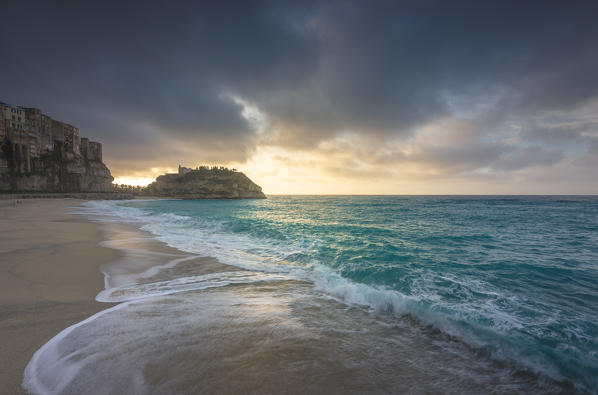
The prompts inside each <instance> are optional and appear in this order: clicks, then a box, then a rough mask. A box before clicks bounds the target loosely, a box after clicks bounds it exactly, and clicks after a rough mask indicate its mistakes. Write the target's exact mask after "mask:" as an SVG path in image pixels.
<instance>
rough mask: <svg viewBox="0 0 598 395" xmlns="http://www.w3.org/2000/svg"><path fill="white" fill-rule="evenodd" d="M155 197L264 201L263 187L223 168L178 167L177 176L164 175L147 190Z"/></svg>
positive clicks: (243, 175) (236, 172)
mask: <svg viewBox="0 0 598 395" xmlns="http://www.w3.org/2000/svg"><path fill="white" fill-rule="evenodd" d="M147 193H148V194H151V195H154V196H162V197H174V198H181V199H265V198H266V196H265V195H264V193H263V192H262V188H261V187H259V186H258V185H256V184H255V183H254V182H253V181H251V180H250V179H249V178H248V177H247V176H246V175H245V174H243V173H241V172H238V171H236V170H234V169H233V170H229V169H226V168H224V167H213V168H208V167H204V166H202V167H199V168H197V169H195V170H192V169H188V168H185V167H179V172H178V173H173V174H164V175H162V176H159V177H158V178H156V181H155V182H153V183H151V184H150V185H149V186H148V187H147Z"/></svg>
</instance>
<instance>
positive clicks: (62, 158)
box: [0, 144, 114, 192]
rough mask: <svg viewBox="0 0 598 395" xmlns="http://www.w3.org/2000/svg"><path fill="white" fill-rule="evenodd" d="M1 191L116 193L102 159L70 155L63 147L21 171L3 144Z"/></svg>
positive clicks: (0, 176)
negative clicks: (3, 165) (26, 169)
mask: <svg viewBox="0 0 598 395" xmlns="http://www.w3.org/2000/svg"><path fill="white" fill-rule="evenodd" d="M2 148H3V149H2V157H3V158H4V160H5V163H7V165H6V167H3V168H0V192H113V191H114V187H113V185H112V180H114V178H113V177H112V175H111V174H110V170H109V169H108V167H106V165H105V164H104V163H103V162H102V160H101V156H100V157H95V156H88V155H86V154H85V153H84V155H81V156H73V155H68V154H67V153H66V152H65V150H64V149H63V147H62V146H61V145H60V144H57V146H56V147H55V149H54V151H53V152H49V153H47V154H44V155H41V156H40V157H38V158H34V159H32V160H31V169H30V170H29V171H26V172H23V171H19V170H18V169H19V167H20V166H19V158H18V157H16V155H14V152H13V151H12V147H11V145H10V144H3V146H2Z"/></svg>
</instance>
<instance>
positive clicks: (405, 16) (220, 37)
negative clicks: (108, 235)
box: [0, 1, 598, 169]
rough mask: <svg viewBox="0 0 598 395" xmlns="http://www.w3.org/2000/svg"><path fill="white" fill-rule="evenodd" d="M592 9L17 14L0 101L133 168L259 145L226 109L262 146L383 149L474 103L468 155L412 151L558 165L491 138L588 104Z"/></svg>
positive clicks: (479, 162) (5, 36)
mask: <svg viewBox="0 0 598 395" xmlns="http://www.w3.org/2000/svg"><path fill="white" fill-rule="evenodd" d="M596 11H598V7H597V6H596V3H595V2H568V3H567V4H565V3H562V2H560V3H551V2H546V1H529V2H510V1H496V2H479V1H471V2H470V1H460V2H454V1H452V2H448V1H437V2H432V1H404V2H387V1H377V2H347V1H339V2H335V1H330V2H319V3H312V2H305V3H302V2H278V1H272V2H218V3H216V2H214V3H212V4H207V3H204V4H201V2H189V3H187V4H186V3H184V2H169V3H166V2H160V3H153V2H127V3H120V2H114V3H111V2H98V3H96V4H91V5H90V4H86V2H59V3H54V2H39V3H36V2H26V1H22V2H13V3H11V4H9V5H7V6H5V12H6V15H11V17H4V18H3V20H2V23H1V24H0V45H1V47H2V48H3V53H2V61H1V62H0V71H1V72H2V75H10V76H11V77H10V78H8V79H5V80H3V82H2V86H1V87H0V96H1V99H3V100H8V101H12V102H16V103H17V104H24V105H32V106H37V107H41V108H42V109H44V110H46V111H47V112H49V113H50V114H52V115H54V116H55V117H56V118H59V119H64V120H71V121H72V122H73V123H75V124H77V125H79V126H80V127H81V129H82V133H83V134H90V135H92V137H95V138H97V139H100V140H102V141H104V142H105V143H106V144H107V145H108V146H111V145H112V146H116V144H118V143H120V142H129V141H130V142H138V143H139V144H138V145H137V146H136V147H132V148H131V149H130V150H129V153H130V156H133V157H137V156H139V157H143V156H144V155H146V152H147V151H146V149H145V148H144V147H147V145H148V144H152V143H153V144H158V143H159V144H169V142H170V143H171V144H172V145H173V146H177V145H186V146H187V148H197V150H199V151H200V152H210V153H212V154H217V155H220V158H221V159H222V160H223V161H227V160H244V159H246V158H247V156H248V155H249V154H250V153H251V150H252V149H253V148H254V147H255V144H257V143H258V140H257V139H256V130H255V128H254V127H253V126H252V125H251V124H250V123H248V122H247V120H246V119H245V118H243V116H242V114H241V111H242V105H241V104H239V102H238V101H235V98H240V99H242V100H243V101H245V102H247V103H250V104H251V105H253V106H255V107H257V108H258V109H259V110H260V111H261V112H263V113H264V114H265V115H266V116H267V119H268V129H267V133H266V135H267V137H268V138H267V139H266V142H267V143H268V144H274V145H281V146H283V147H286V148H288V149H309V148H313V147H316V146H317V145H318V144H319V143H321V142H322V141H326V140H330V139H332V138H334V137H335V136H338V135H340V134H342V133H346V132H351V133H355V134H357V135H360V136H367V137H371V139H372V140H375V141H379V144H380V145H381V146H384V143H385V141H388V140H392V139H406V138H409V137H410V136H412V135H413V134H414V133H416V131H417V130H418V128H421V127H423V126H425V125H427V124H430V123H434V122H436V121H438V120H440V119H443V118H447V117H459V112H463V111H465V112H466V111H467V110H468V109H469V110H471V109H472V108H477V107H478V106H480V105H481V106H480V108H481V109H480V110H477V112H476V113H475V114H473V115H471V116H472V117H474V118H476V119H477V120H478V122H477V124H478V125H481V126H479V131H478V132H479V133H478V134H477V135H479V137H476V140H475V141H474V142H473V143H472V144H468V145H467V146H466V148H463V147H461V150H458V149H457V148H456V147H453V146H447V147H442V146H433V147H428V151H425V152H424V151H422V152H419V153H417V155H419V157H421V158H422V160H423V158H428V160H430V161H434V162H437V163H443V162H446V163H449V164H450V166H454V168H456V169H460V168H468V169H469V168H470V167H471V166H478V167H483V166H492V165H493V164H494V166H497V167H500V168H501V169H510V168H518V166H531V165H534V164H543V165H547V164H551V163H554V162H555V161H558V159H559V158H560V157H561V156H560V154H559V153H558V152H556V151H551V150H549V149H542V148H541V147H539V146H538V148H537V149H534V150H527V151H526V149H527V148H526V147H517V146H514V145H513V144H506V143H501V142H496V140H497V139H500V138H501V133H503V131H504V130H505V125H506V124H507V123H512V122H523V123H525V122H527V120H528V119H529V118H533V117H537V116H539V115H541V114H543V113H546V112H550V111H553V110H555V109H558V110H561V111H568V110H572V111H573V110H575V109H578V108H579V107H581V106H584V105H587V104H588V103H591V102H592V101H593V100H596V99H597V96H598V78H597V77H596V76H595V75H594V74H595V70H598V51H596V48H597V47H598V45H597V44H598V24H596V23H595V21H594V20H593V17H594V15H596ZM489 97H495V99H493V100H490V99H488V98H489ZM454 103H459V104H458V106H457V107H459V108H455V106H454ZM542 128H543V129H542V130H544V131H547V130H549V129H550V131H549V132H546V133H544V132H542V130H540V129H538V130H535V129H533V130H532V129H530V128H528V129H527V131H526V133H527V135H528V137H529V138H530V139H532V141H533V143H534V144H536V145H538V144H540V145H542V143H543V142H545V140H544V139H545V138H546V139H551V140H558V138H559V136H561V132H560V131H559V130H558V127H557V126H555V127H552V128H551V125H548V126H547V125H543V126H542ZM562 133H563V134H568V136H567V138H569V139H570V140H576V139H578V138H580V136H581V133H582V132H581V131H579V130H577V129H576V130H575V131H571V130H563V131H562ZM477 135H476V136H477ZM522 136H523V135H522ZM543 136H545V137H543ZM490 140H492V141H490ZM260 141H261V143H262V144H263V143H264V139H263V137H262V140H260ZM536 145H534V147H535V146H536ZM202 150H203V151H202ZM172 151H173V153H172V155H174V156H176V150H175V149H174V148H173V149H172ZM509 155H511V156H509ZM517 155H521V157H520V156H517ZM509 157H511V158H517V160H513V161H511V163H512V164H511V165H506V164H504V165H499V164H500V163H503V162H501V161H503V160H506V159H501V158H509ZM459 158H462V161H463V163H461V164H459V163H454V162H455V161H458V160H459ZM447 166H448V165H447Z"/></svg>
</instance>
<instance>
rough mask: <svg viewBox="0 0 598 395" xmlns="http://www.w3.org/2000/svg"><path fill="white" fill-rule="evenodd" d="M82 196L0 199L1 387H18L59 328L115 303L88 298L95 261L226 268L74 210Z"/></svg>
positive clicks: (195, 270)
mask: <svg viewBox="0 0 598 395" xmlns="http://www.w3.org/2000/svg"><path fill="white" fill-rule="evenodd" d="M83 202H84V200H77V199H21V200H19V203H16V200H14V199H6V200H0V287H1V288H2V293H0V350H1V352H2V356H3V358H2V359H1V361H0V383H1V384H2V393H11V394H12V393H15V394H19V393H25V391H24V390H23V388H22V387H21V383H22V380H23V372H24V369H25V367H26V365H27V363H28V362H29V360H30V359H31V357H32V355H33V354H34V353H35V351H37V350H38V349H39V348H40V347H41V346H42V345H44V344H45V343H46V342H47V341H48V340H50V339H51V338H52V337H54V336H55V335H56V334H57V333H59V332H60V331H61V330H63V329H65V328H67V327H69V326H71V325H73V324H76V323H78V322H80V321H82V320H84V319H86V318H88V317H90V316H91V315H93V314H95V313H97V312H99V311H101V310H105V309H108V308H110V307H112V306H114V305H115V303H100V302H97V301H96V300H95V297H96V295H97V294H98V292H100V291H102V290H103V289H104V286H105V283H104V276H103V274H102V267H104V269H108V270H111V271H114V270H116V271H118V267H119V265H126V266H127V267H128V268H129V270H131V269H132V268H136V269H132V270H133V272H143V271H145V270H147V269H148V267H152V266H160V265H163V264H165V263H167V262H170V261H173V260H177V259H183V260H184V262H181V263H180V264H179V265H177V269H178V270H179V271H186V272H187V273H188V274H190V275H191V274H194V275H197V274H206V273H212V272H222V271H227V270H230V267H228V266H226V265H222V264H220V263H218V262H217V261H216V260H214V259H212V258H207V257H197V256H193V255H190V254H186V253H183V252H181V251H179V250H176V249H174V248H170V247H168V246H166V245H165V244H164V243H161V242H159V241H157V240H155V239H154V238H153V237H151V236H150V235H149V234H147V233H145V232H142V231H140V230H139V229H138V228H136V227H134V226H130V225H124V224H117V223H111V224H106V223H104V224H99V223H95V222H92V221H90V220H89V219H88V218H87V217H86V216H83V215H76V214H73V212H74V211H76V210H77V209H76V206H78V205H80V204H81V203H83ZM167 274H168V270H167V269H166V270H164V271H163V275H167ZM156 279H157V280H159V277H157V276H156V277H153V278H152V279H151V280H156Z"/></svg>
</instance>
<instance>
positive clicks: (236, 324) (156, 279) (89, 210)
mask: <svg viewBox="0 0 598 395" xmlns="http://www.w3.org/2000/svg"><path fill="white" fill-rule="evenodd" d="M72 211H73V212H74V213H77V214H78V215H82V216H85V217H87V218H91V219H92V220H94V221H97V222H99V223H100V224H102V226H105V227H106V228H105V229H112V231H107V232H108V233H110V232H112V233H110V234H111V236H110V238H109V240H106V242H105V245H106V246H108V247H112V248H117V249H122V250H123V251H125V250H127V251H128V255H127V257H128V258H127V259H123V260H121V261H117V262H114V263H111V264H110V265H104V267H103V268H102V271H103V272H104V276H105V279H106V280H105V282H106V289H104V290H103V291H102V292H100V294H98V296H97V300H99V301H102V302H107V303H109V304H107V308H106V310H104V311H102V312H100V313H98V314H96V315H94V316H92V317H89V318H88V319H86V320H84V321H83V322H80V323H78V324H76V325H73V326H72V327H69V328H67V329H65V330H64V331H62V332H61V333H59V334H58V335H56V337H55V338H53V339H52V340H50V341H49V342H48V343H47V344H45V345H44V346H43V347H42V348H41V349H39V350H38V351H37V352H36V353H35V355H34V357H33V358H32V360H31V361H30V363H29V365H28V366H27V369H26V371H25V380H24V385H25V388H26V389H28V390H29V391H30V392H32V393H99V394H103V393H106V394H113V393H152V394H154V393H155V394H162V393H165V394H166V393H594V394H596V393H598V197H596V196H269V197H268V199H264V200H132V201H91V202H87V203H85V204H83V205H82V206H78V207H74V208H73V209H72ZM119 227H121V228H119ZM114 229H117V230H116V231H115V230H114ZM118 229H120V230H118ZM155 240H157V241H160V242H163V243H165V244H167V245H168V246H170V247H173V248H175V249H177V250H179V251H180V254H174V255H172V256H167V255H168V254H167V253H164V252H160V251H159V250H155V251H151V249H150V248H145V247H143V245H144V244H143V243H147V242H149V241H152V242H154V243H155ZM135 246H136V247H135ZM140 246H141V247H140ZM158 258H160V259H158Z"/></svg>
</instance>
